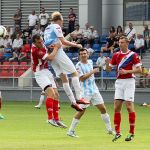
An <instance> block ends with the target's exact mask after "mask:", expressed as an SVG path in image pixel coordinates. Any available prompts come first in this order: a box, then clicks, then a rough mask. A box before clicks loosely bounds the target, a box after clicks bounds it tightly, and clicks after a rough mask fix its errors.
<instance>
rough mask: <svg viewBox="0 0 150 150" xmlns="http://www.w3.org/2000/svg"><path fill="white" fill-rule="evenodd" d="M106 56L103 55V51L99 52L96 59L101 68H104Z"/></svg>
mask: <svg viewBox="0 0 150 150" xmlns="http://www.w3.org/2000/svg"><path fill="white" fill-rule="evenodd" d="M105 60H106V57H105V56H104V55H103V52H100V54H99V57H98V59H97V61H96V65H97V66H98V67H100V68H101V70H102V69H103V70H106V63H105Z"/></svg>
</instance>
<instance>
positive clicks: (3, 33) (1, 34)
mask: <svg viewBox="0 0 150 150" xmlns="http://www.w3.org/2000/svg"><path fill="white" fill-rule="evenodd" d="M6 34H7V30H6V28H5V27H4V26H1V25H0V37H5V36H6Z"/></svg>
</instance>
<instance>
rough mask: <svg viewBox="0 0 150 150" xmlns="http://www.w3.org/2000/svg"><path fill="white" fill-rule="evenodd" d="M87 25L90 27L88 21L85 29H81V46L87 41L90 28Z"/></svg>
mask: <svg viewBox="0 0 150 150" xmlns="http://www.w3.org/2000/svg"><path fill="white" fill-rule="evenodd" d="M89 27H90V25H89V23H86V24H85V29H84V30H83V41H82V45H83V46H84V45H85V44H87V43H88V37H89V36H90V28H89Z"/></svg>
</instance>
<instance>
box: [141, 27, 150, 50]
mask: <svg viewBox="0 0 150 150" xmlns="http://www.w3.org/2000/svg"><path fill="white" fill-rule="evenodd" d="M143 36H144V45H145V49H148V48H150V29H149V28H148V25H145V26H144V31H143Z"/></svg>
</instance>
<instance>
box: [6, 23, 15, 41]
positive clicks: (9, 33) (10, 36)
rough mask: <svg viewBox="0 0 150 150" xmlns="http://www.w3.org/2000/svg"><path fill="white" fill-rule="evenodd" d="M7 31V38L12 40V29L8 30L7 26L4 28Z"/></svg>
mask: <svg viewBox="0 0 150 150" xmlns="http://www.w3.org/2000/svg"><path fill="white" fill-rule="evenodd" d="M6 30H7V34H8V35H9V38H12V34H13V29H12V28H10V27H9V26H7V27H6Z"/></svg>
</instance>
